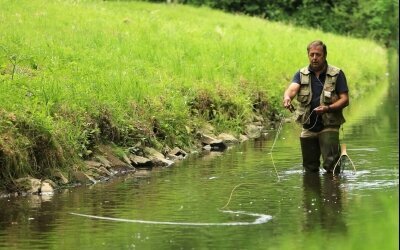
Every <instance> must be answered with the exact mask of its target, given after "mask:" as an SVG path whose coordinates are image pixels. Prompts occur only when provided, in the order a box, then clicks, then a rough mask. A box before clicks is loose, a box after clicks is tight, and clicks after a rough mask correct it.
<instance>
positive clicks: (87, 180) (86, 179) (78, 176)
mask: <svg viewBox="0 0 400 250" xmlns="http://www.w3.org/2000/svg"><path fill="white" fill-rule="evenodd" d="M72 176H73V178H74V180H76V181H78V182H80V183H82V184H94V183H96V180H95V179H93V178H92V177H90V176H89V175H87V174H86V173H84V172H81V171H75V172H73V173H72Z"/></svg>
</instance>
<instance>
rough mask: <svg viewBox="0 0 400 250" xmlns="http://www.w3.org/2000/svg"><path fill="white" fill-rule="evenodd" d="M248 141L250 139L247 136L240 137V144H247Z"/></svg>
mask: <svg viewBox="0 0 400 250" xmlns="http://www.w3.org/2000/svg"><path fill="white" fill-rule="evenodd" d="M248 139H249V137H247V136H246V135H240V136H239V140H240V142H245V141H247V140H248Z"/></svg>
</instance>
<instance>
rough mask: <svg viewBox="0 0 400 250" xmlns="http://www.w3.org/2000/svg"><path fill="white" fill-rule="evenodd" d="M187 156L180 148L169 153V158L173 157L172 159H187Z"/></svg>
mask: <svg viewBox="0 0 400 250" xmlns="http://www.w3.org/2000/svg"><path fill="white" fill-rule="evenodd" d="M187 155H188V154H187V153H186V152H185V151H184V150H182V149H180V148H178V147H175V148H174V149H172V150H171V151H170V152H169V153H168V156H169V157H171V158H172V159H177V160H182V159H185V158H186V156H187Z"/></svg>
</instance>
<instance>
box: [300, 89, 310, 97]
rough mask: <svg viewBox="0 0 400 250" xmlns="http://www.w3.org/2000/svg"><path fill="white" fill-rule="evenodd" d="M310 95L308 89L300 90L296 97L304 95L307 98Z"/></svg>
mask: <svg viewBox="0 0 400 250" xmlns="http://www.w3.org/2000/svg"><path fill="white" fill-rule="evenodd" d="M309 94H310V90H309V89H300V91H299V93H298V95H305V96H308V95H309Z"/></svg>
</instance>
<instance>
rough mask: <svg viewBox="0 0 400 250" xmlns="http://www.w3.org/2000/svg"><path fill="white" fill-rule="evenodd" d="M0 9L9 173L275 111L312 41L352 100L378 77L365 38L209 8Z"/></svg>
mask: <svg viewBox="0 0 400 250" xmlns="http://www.w3.org/2000/svg"><path fill="white" fill-rule="evenodd" d="M0 9H1V10H2V11H1V13H0V22H1V23H2V25H1V26H0V32H1V34H2V35H1V36H0V72H1V74H0V107H1V113H0V115H1V119H2V122H1V124H2V126H1V127H0V165H2V166H3V165H10V170H9V171H11V175H13V176H17V175H20V174H22V172H23V171H22V172H21V173H20V172H18V173H16V172H13V170H12V169H13V168H14V167H15V168H17V166H16V165H24V166H25V165H31V166H34V168H37V169H39V170H40V171H39V172H43V171H42V170H43V169H47V168H52V167H53V165H54V166H55V165H57V166H59V167H60V166H66V167H68V166H70V165H71V163H76V162H79V161H80V159H81V158H85V157H86V156H88V155H90V152H91V150H92V149H93V148H94V147H95V145H96V144H98V143H100V142H101V141H103V140H104V141H107V142H114V143H116V144H118V145H120V146H131V145H132V144H133V143H135V142H136V141H137V140H143V138H146V139H147V141H150V142H151V141H153V142H154V141H157V142H161V144H163V145H169V146H174V145H178V146H181V147H186V148H190V147H191V146H192V145H193V140H192V139H193V134H192V133H193V132H194V131H195V130H196V127H198V126H200V125H199V124H201V123H203V122H205V121H207V120H210V121H209V122H211V123H213V124H214V125H215V126H216V129H217V130H218V131H231V132H233V133H239V132H241V131H242V129H243V125H244V124H245V123H246V122H247V121H249V120H250V119H251V115H252V113H253V111H252V107H253V104H255V103H256V102H259V101H260V99H262V101H265V102H266V103H268V112H267V113H265V114H264V115H268V114H271V113H277V112H279V111H280V110H281V107H280V105H281V96H282V93H283V91H284V89H285V87H286V86H287V84H288V83H289V82H290V80H291V78H292V75H293V74H294V73H295V71H296V70H298V69H299V68H300V67H302V66H304V65H306V64H307V57H306V45H307V44H308V43H309V42H310V41H311V40H314V39H322V40H324V42H326V44H327V45H328V61H329V63H331V64H334V65H337V66H339V67H341V68H342V69H343V70H344V72H345V73H346V75H347V78H348V81H349V84H350V89H351V92H350V96H351V97H352V98H356V97H358V96H360V95H362V94H363V93H364V92H365V91H366V90H367V89H369V88H373V87H374V85H376V84H378V83H379V82H381V81H386V78H385V72H386V63H387V62H386V51H385V49H384V48H383V47H382V46H380V45H377V44H375V43H373V42H371V41H366V40H360V39H354V38H350V37H342V36H336V35H332V34H326V33H323V32H321V31H318V30H311V29H309V30H307V29H302V28H296V27H293V26H287V25H283V24H280V23H273V22H268V21H265V20H261V19H258V18H252V17H247V16H241V15H229V14H225V13H222V12H218V11H215V10H211V9H208V8H193V7H188V6H180V5H165V4H148V3H141V2H105V1H73V0H70V1H56V0H54V1H42V0H38V1H25V0H21V1H11V0H4V1H1V3H0ZM10 117H11V118H10ZM21 124H29V125H28V126H25V127H24V126H22V125H21ZM155 124H158V125H157V126H158V128H157V129H158V131H162V133H159V134H157V133H156V132H154V126H155ZM32 128H36V129H33V130H35V131H36V130H39V131H42V132H43V133H46V134H48V138H47V144H46V146H45V147H47V151H49V152H57V154H56V153H52V155H57V157H55V156H54V157H51V158H52V159H53V162H51V161H49V162H47V161H46V162H38V159H37V158H38V157H39V158H40V157H45V156H44V155H40V154H39V155H35V154H34V153H29V152H30V151H32V150H33V151H35V150H34V149H35V148H34V147H33V146H32V145H34V144H35V143H36V141H37V136H40V133H42V132H35V133H32V131H31V130H32ZM37 133H39V135H37ZM32 134H34V135H32ZM10 138H11V139H10ZM10 141H12V143H11V145H12V149H9V150H8V149H7V147H10V146H7V145H10ZM6 149H7V150H6ZM61 149H62V150H61ZM42 151H43V150H42ZM47 151H46V150H44V152H47ZM13 155H18V157H19V158H21V159H24V160H13V161H12V160H11V159H12V158H13ZM14 158H15V157H14ZM65 159H68V161H66V160H65ZM24 162H25V163H24ZM22 169H29V168H26V167H22ZM26 172H31V171H30V170H29V171H26Z"/></svg>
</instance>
